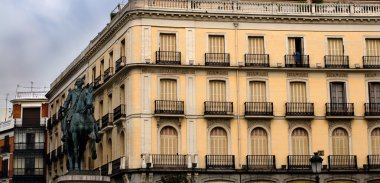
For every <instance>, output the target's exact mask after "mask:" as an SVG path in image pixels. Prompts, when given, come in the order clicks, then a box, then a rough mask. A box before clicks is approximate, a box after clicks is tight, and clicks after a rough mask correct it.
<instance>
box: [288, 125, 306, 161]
mask: <svg viewBox="0 0 380 183" xmlns="http://www.w3.org/2000/svg"><path fill="white" fill-rule="evenodd" d="M292 150H293V155H309V154H310V153H309V136H308V134H307V131H306V130H305V129H303V128H296V129H295V130H293V132H292Z"/></svg>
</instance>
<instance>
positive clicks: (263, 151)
mask: <svg viewBox="0 0 380 183" xmlns="http://www.w3.org/2000/svg"><path fill="white" fill-rule="evenodd" d="M251 153H252V155H268V135H267V133H266V131H265V130H264V129H262V128H255V129H253V130H252V132H251Z"/></svg>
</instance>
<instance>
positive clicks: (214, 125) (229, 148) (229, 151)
mask: <svg viewBox="0 0 380 183" xmlns="http://www.w3.org/2000/svg"><path fill="white" fill-rule="evenodd" d="M216 127H220V128H223V129H224V130H226V132H227V141H228V143H227V144H228V155H231V132H230V129H229V128H228V127H227V126H225V125H223V124H213V125H211V126H210V127H208V129H207V155H211V150H210V140H211V139H210V137H211V131H212V130H213V129H214V128H216Z"/></svg>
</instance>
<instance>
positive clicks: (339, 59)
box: [325, 55, 349, 69]
mask: <svg viewBox="0 0 380 183" xmlns="http://www.w3.org/2000/svg"><path fill="white" fill-rule="evenodd" d="M348 63H349V60H348V56H345V55H326V56H325V67H326V68H331V69H348V68H349V64H348Z"/></svg>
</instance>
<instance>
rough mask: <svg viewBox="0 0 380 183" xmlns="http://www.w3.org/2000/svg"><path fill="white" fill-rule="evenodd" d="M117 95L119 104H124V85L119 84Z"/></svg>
mask: <svg viewBox="0 0 380 183" xmlns="http://www.w3.org/2000/svg"><path fill="white" fill-rule="evenodd" d="M119 96H120V104H125V87H124V85H121V86H120V90H119Z"/></svg>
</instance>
